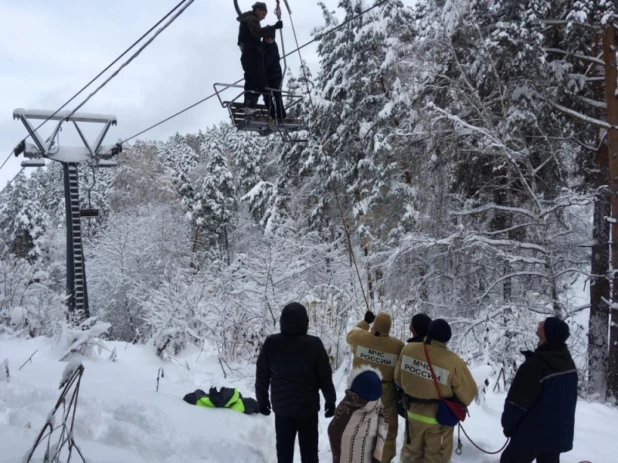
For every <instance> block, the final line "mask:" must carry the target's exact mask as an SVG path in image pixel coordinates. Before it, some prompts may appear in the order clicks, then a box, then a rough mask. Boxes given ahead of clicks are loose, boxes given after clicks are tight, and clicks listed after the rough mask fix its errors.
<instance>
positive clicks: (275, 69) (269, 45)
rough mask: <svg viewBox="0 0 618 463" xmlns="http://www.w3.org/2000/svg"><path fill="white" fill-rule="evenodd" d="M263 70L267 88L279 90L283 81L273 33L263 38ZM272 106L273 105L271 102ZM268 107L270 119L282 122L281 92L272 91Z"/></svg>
mask: <svg viewBox="0 0 618 463" xmlns="http://www.w3.org/2000/svg"><path fill="white" fill-rule="evenodd" d="M263 43H264V69H265V70H266V82H267V83H268V88H272V89H273V90H280V89H281V82H282V81H283V71H282V70H281V64H280V62H281V56H280V55H279V47H278V46H277V42H276V41H275V31H274V30H273V31H272V34H269V35H268V36H267V37H264V42H263ZM273 99H274V100H275V101H274V104H273V101H272V100H273ZM267 106H268V107H269V112H270V117H271V118H272V119H276V120H277V121H278V122H281V121H283V120H284V119H285V118H286V117H287V116H286V114H285V106H284V105H283V97H282V96H281V91H273V98H269V101H268V103H267Z"/></svg>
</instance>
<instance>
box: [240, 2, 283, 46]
mask: <svg viewBox="0 0 618 463" xmlns="http://www.w3.org/2000/svg"><path fill="white" fill-rule="evenodd" d="M236 20H237V21H238V22H239V23H240V27H239V29H238V46H239V47H240V48H241V49H242V50H251V49H260V50H261V49H262V39H263V38H264V37H268V36H273V35H274V33H275V29H274V28H273V26H266V27H262V26H261V25H260V20H259V19H258V17H257V16H256V15H255V13H254V12H253V11H247V12H246V13H243V14H241V15H240V16H239V17H238V18H236Z"/></svg>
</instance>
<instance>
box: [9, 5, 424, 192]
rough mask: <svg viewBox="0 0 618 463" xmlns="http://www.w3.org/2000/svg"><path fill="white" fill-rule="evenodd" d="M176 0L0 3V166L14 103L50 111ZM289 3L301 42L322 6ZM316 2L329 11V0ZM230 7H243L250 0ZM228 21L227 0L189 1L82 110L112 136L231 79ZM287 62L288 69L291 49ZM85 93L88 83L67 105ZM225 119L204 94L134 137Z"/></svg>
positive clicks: (13, 130) (12, 141) (234, 55)
mask: <svg viewBox="0 0 618 463" xmlns="http://www.w3.org/2000/svg"><path fill="white" fill-rule="evenodd" d="M178 1H179V0H0V164H1V163H2V162H3V161H4V159H5V158H6V156H7V155H8V153H9V152H11V150H12V149H13V147H14V146H15V145H16V144H17V143H18V142H19V141H20V140H21V139H22V138H23V137H24V136H25V135H26V132H25V129H24V127H23V125H22V124H21V122H20V121H17V120H13V118H12V114H13V109H15V108H29V109H48V110H56V109H58V107H60V105H62V104H63V103H64V102H65V101H66V100H68V99H69V98H70V97H71V96H72V95H73V94H74V93H75V92H77V91H78V90H79V89H80V88H81V87H82V86H83V85H85V84H86V83H87V82H88V81H90V79H92V78H93V77H94V76H95V75H97V74H98V73H99V72H100V71H101V70H102V69H103V68H104V67H106V66H107V65H108V64H109V63H111V61H112V60H114V59H115V58H116V57H117V56H118V55H120V53H122V52H123V51H124V50H125V49H126V48H127V47H128V46H129V45H130V44H131V43H133V42H134V41H135V40H136V39H137V38H138V37H139V36H141V35H142V34H143V33H144V32H145V31H146V30H148V29H149V28H150V27H151V26H152V25H154V23H155V22H157V21H158V20H159V19H160V18H161V17H162V16H163V15H164V14H166V13H167V12H168V11H169V10H170V9H171V8H173V7H174V6H175V5H176V4H177V3H178ZM288 1H289V4H290V7H291V9H292V12H293V17H294V22H295V25H296V31H297V33H298V36H299V37H298V39H299V41H300V43H301V44H302V43H305V42H307V41H308V40H310V39H311V31H312V30H313V28H315V27H316V26H319V25H321V24H323V18H322V13H321V10H320V8H319V7H318V5H317V1H316V0H309V1H308V0H288ZM281 3H282V6H283V1H282V2H281ZM324 3H325V4H326V5H327V6H328V7H329V8H331V9H335V8H336V6H337V3H338V0H324ZM371 3H373V2H371ZM405 3H407V4H409V3H412V1H411V0H408V1H406V2H405ZM239 4H240V7H241V9H242V10H243V11H246V10H248V9H250V6H251V4H253V0H239ZM267 4H268V6H269V14H268V17H267V18H266V19H265V20H264V21H263V23H262V24H272V23H274V22H275V21H276V17H275V15H274V7H275V0H267ZM367 4H368V5H369V4H370V2H369V1H367ZM235 18H236V13H235V11H234V6H233V1H232V0H195V2H194V3H193V5H191V6H190V7H189V9H188V10H187V11H186V12H185V13H184V14H183V15H182V16H181V17H180V18H178V19H177V20H176V22H175V23H174V24H172V25H171V26H170V27H169V28H168V29H167V30H166V31H164V32H163V33H162V34H161V35H160V36H159V37H158V38H157V39H156V40H155V41H154V42H153V43H152V44H151V45H150V46H149V47H148V48H147V49H146V50H145V51H144V52H143V53H142V54H141V55H140V56H139V57H138V58H137V59H136V60H134V61H133V63H132V64H130V65H129V66H128V67H127V68H125V69H124V70H123V71H122V72H121V73H120V75H119V76H118V77H116V78H115V79H114V80H113V81H112V82H110V84H108V85H107V86H106V87H105V88H104V89H103V90H101V92H99V93H98V94H97V95H96V96H95V97H94V98H93V99H92V100H90V101H89V102H88V104H86V106H85V107H84V108H83V109H82V111H85V112H90V113H105V114H110V113H111V114H115V115H116V116H117V117H118V126H117V127H116V128H114V129H113V130H112V131H110V133H109V135H108V137H107V138H106V141H107V142H108V143H111V142H115V141H117V140H119V139H124V138H126V137H128V136H131V135H134V134H135V133H137V132H139V131H141V130H142V129H145V128H146V127H148V126H150V125H152V124H154V123H156V122H158V121H160V120H162V119H164V118H166V117H168V116H170V115H171V114H173V113H175V112H176V111H178V110H180V109H183V108H185V107H187V106H189V105H190V104H193V103H194V102H196V101H198V100H200V99H202V98H204V97H205V96H207V95H209V94H210V93H212V91H213V87H212V85H213V83H215V82H225V83H228V82H234V81H236V80H238V79H239V78H241V77H242V69H241V66H240V54H239V51H238V48H237V46H236V40H237V34H238V22H237V21H236V19H235ZM283 20H284V24H285V27H284V37H285V42H286V45H287V47H286V48H287V50H292V49H294V48H296V47H295V46H294V39H293V35H292V30H291V28H290V27H289V24H288V21H287V13H286V12H285V10H284V17H283ZM303 58H304V59H305V60H306V61H307V62H308V63H309V65H310V66H311V68H312V70H313V71H317V64H318V63H317V56H316V45H315V44H313V45H311V46H309V47H307V48H305V49H304V50H303ZM288 64H289V65H290V67H291V68H292V70H293V71H297V70H298V65H299V59H298V56H297V55H295V56H293V57H291V59H289V61H288ZM95 87H96V84H95V85H94V86H93V87H91V88H92V89H94V88H95ZM88 94H89V90H87V91H86V92H84V94H83V95H82V96H80V97H78V99H77V100H75V102H74V103H72V104H71V105H69V107H68V108H67V109H72V108H74V106H75V104H77V103H78V102H81V101H82V99H83V98H84V97H85V96H87V95H88ZM226 118H227V113H226V110H224V109H223V108H221V106H220V105H219V104H218V101H217V100H216V99H213V100H210V101H208V102H206V103H204V104H202V105H200V106H198V107H196V108H195V109H193V110H191V111H189V112H187V113H185V114H184V115H182V116H180V117H178V118H176V119H173V120H171V121H169V122H167V123H166V124H164V125H161V126H160V127H158V128H156V129H154V130H152V131H151V132H148V133H147V134H144V135H143V136H142V137H141V138H146V139H165V138H167V137H169V136H170V135H173V134H175V133H176V132H180V133H187V132H197V131H198V130H199V129H200V128H205V127H207V126H210V125H212V124H215V123H217V122H219V121H222V120H226ZM48 125H49V126H51V123H48ZM46 127H47V125H46ZM62 136H63V137H65V135H64V134H63V135H62ZM70 141H73V140H70ZM22 160H23V157H20V158H15V157H14V156H12V157H11V159H10V160H9V162H8V163H7V165H6V166H5V167H4V168H3V169H2V170H0V188H3V187H4V185H5V184H6V182H7V181H8V180H10V179H11V178H13V176H14V175H15V174H16V173H17V172H18V170H19V169H20V163H21V161H22Z"/></svg>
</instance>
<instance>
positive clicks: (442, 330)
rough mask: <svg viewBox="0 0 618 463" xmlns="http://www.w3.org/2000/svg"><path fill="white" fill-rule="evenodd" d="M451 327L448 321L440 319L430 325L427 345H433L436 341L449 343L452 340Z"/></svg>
mask: <svg viewBox="0 0 618 463" xmlns="http://www.w3.org/2000/svg"><path fill="white" fill-rule="evenodd" d="M451 335H452V333H451V326H450V325H449V324H448V322H447V321H446V320H442V319H441V318H438V319H437V320H434V321H432V322H431V323H430V324H429V328H428V329H427V344H431V341H433V340H434V339H435V340H436V341H438V342H443V343H445V344H446V343H447V342H449V341H450V340H451Z"/></svg>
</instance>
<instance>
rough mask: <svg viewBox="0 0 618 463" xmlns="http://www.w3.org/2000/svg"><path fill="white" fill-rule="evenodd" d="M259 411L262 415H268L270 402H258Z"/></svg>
mask: <svg viewBox="0 0 618 463" xmlns="http://www.w3.org/2000/svg"><path fill="white" fill-rule="evenodd" d="M260 413H261V414H262V415H264V416H268V415H270V404H265V405H262V404H260Z"/></svg>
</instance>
